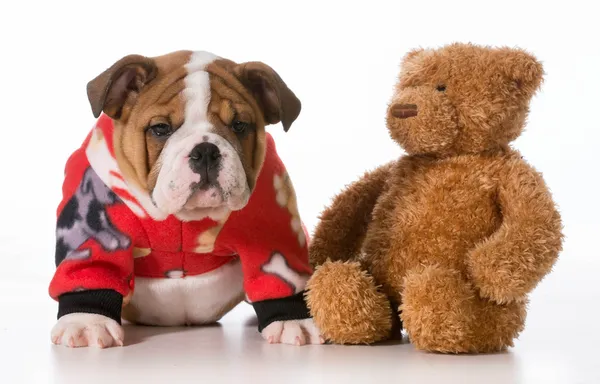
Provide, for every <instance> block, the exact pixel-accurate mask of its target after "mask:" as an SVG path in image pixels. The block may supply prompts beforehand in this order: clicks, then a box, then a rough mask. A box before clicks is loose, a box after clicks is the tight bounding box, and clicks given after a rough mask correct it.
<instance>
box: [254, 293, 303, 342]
mask: <svg viewBox="0 0 600 384" xmlns="http://www.w3.org/2000/svg"><path fill="white" fill-rule="evenodd" d="M252 306H253V307H254V311H255V312H256V317H257V318H258V331H259V332H262V330H263V329H264V328H265V327H266V326H267V325H269V324H271V323H272V322H274V321H285V320H300V319H307V318H309V317H310V313H309V311H308V307H307V306H306V302H305V301H304V291H302V292H300V293H297V294H295V295H293V296H288V297H282V298H280V299H270V300H263V301H257V302H255V303H252Z"/></svg>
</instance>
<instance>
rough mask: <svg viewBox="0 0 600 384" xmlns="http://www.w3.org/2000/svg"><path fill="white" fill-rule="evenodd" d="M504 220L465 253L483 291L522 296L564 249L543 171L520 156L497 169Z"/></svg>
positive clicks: (502, 297)
mask: <svg viewBox="0 0 600 384" xmlns="http://www.w3.org/2000/svg"><path fill="white" fill-rule="evenodd" d="M497 202H498V205H499V207H500V211H501V213H502V224H501V226H500V227H499V228H498V230H497V231H496V232H495V233H494V234H493V235H492V236H490V237H489V238H488V239H487V240H486V241H484V242H482V243H480V244H479V245H478V246H477V247H476V248H475V249H474V250H473V251H472V252H471V253H470V254H469V257H468V265H469V269H470V273H471V276H472V279H473V281H474V283H475V285H476V286H477V287H478V288H479V291H480V294H481V295H482V297H486V298H489V299H492V300H494V301H496V302H498V303H509V302H511V301H514V300H522V299H524V298H525V295H526V294H528V293H529V292H530V291H531V290H533V289H534V288H535V287H536V285H537V284H538V283H539V282H540V281H541V280H542V278H543V277H544V276H545V275H546V274H548V273H549V272H550V271H551V269H552V266H553V265H554V263H555V262H556V259H557V258H558V254H559V252H560V251H561V249H562V240H563V235H562V223H561V218H560V214H559V212H558V211H557V209H556V206H555V204H554V201H553V199H552V196H551V194H550V191H549V190H548V188H547V187H546V184H545V182H544V180H543V178H542V176H541V175H540V174H539V173H537V172H536V171H535V170H534V169H533V168H532V167H530V166H529V165H528V164H527V163H525V162H524V161H523V160H521V159H512V160H509V161H508V162H506V163H505V165H504V167H503V170H502V171H501V172H500V179H499V187H498V201H497Z"/></svg>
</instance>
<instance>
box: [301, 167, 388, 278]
mask: <svg viewBox="0 0 600 384" xmlns="http://www.w3.org/2000/svg"><path fill="white" fill-rule="evenodd" d="M393 164H394V163H388V164H386V165H382V166H380V167H379V168H376V169H375V170H373V171H370V172H367V173H365V175H364V176H363V177H362V178H360V179H359V180H357V181H355V182H354V183H352V184H350V185H349V186H348V187H347V188H346V189H345V190H344V191H343V192H341V193H340V194H338V195H337V196H336V197H335V198H334V199H333V202H332V204H331V205H330V206H329V207H328V208H327V209H325V210H324V211H323V212H322V214H321V217H320V219H321V220H320V222H319V224H318V226H317V228H316V230H315V233H314V236H313V239H312V240H311V244H310V248H309V254H310V262H311V264H312V266H313V267H316V266H318V265H321V264H323V263H324V262H325V261H326V260H327V259H330V260H332V261H334V260H342V261H346V260H350V259H353V258H354V257H356V256H357V254H358V252H359V250H360V246H361V244H362V240H363V238H364V235H365V233H366V230H367V226H368V224H369V222H370V221H371V213H372V212H373V208H374V207H375V204H376V202H377V199H378V198H379V196H380V195H381V193H382V192H383V190H384V189H385V185H386V180H387V179H388V178H389V174H390V168H391V167H392V165H393Z"/></svg>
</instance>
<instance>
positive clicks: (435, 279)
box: [400, 266, 526, 353]
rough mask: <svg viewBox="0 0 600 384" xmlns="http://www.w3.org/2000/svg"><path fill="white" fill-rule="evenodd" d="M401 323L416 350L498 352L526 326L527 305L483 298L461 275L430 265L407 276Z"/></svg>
mask: <svg viewBox="0 0 600 384" xmlns="http://www.w3.org/2000/svg"><path fill="white" fill-rule="evenodd" d="M402 298H403V303H402V305H401V307H400V310H401V319H402V322H403V325H404V328H405V329H406V331H407V332H408V335H409V337H410V340H411V342H412V343H413V344H414V345H415V347H416V348H417V349H420V350H424V351H430V352H442V353H486V352H498V351H502V350H504V349H506V348H507V347H512V346H513V340H514V339H515V338H516V337H517V336H518V334H519V333H520V332H521V330H522V329H523V326H524V323H525V316H526V311H525V302H513V303H510V304H497V303H495V302H493V301H490V300H488V299H483V298H481V297H480V296H479V294H478V292H477V291H476V290H475V289H473V287H472V284H471V283H470V282H468V281H467V280H466V279H465V278H464V277H463V276H462V275H461V273H460V272H458V271H455V270H450V269H445V268H441V267H437V266H429V267H425V268H423V269H420V270H415V271H411V272H409V274H408V275H407V277H406V279H405V282H404V290H403V292H402Z"/></svg>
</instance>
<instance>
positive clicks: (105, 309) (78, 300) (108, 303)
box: [57, 289, 123, 324]
mask: <svg viewBox="0 0 600 384" xmlns="http://www.w3.org/2000/svg"><path fill="white" fill-rule="evenodd" d="M122 306H123V296H122V295H121V294H120V293H119V292H117V291H114V290H112V289H95V290H89V291H79V292H68V293H63V294H62V295H60V296H59V297H58V315H57V318H58V319H59V318H61V317H62V316H64V315H68V314H69V313H77V312H79V313H94V314H97V315H104V316H106V317H109V318H111V319H113V320H114V321H116V322H117V323H119V324H121V307H122Z"/></svg>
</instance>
